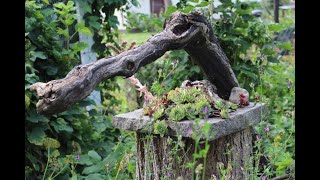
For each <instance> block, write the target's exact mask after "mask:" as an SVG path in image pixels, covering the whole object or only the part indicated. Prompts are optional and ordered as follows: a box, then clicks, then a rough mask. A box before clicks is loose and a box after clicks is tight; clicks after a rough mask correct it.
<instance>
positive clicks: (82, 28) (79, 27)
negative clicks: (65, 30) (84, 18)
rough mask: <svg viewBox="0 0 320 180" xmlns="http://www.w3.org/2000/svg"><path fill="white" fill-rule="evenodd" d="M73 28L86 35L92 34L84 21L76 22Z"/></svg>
mask: <svg viewBox="0 0 320 180" xmlns="http://www.w3.org/2000/svg"><path fill="white" fill-rule="evenodd" d="M75 28H76V31H78V32H81V33H83V34H87V35H92V33H91V31H90V29H89V28H87V27H85V24H84V22H81V23H78V24H76V26H75Z"/></svg>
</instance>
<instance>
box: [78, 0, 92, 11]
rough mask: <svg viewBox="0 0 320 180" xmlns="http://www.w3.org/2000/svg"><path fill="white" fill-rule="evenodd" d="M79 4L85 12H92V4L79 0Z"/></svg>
mask: <svg viewBox="0 0 320 180" xmlns="http://www.w3.org/2000/svg"><path fill="white" fill-rule="evenodd" d="M78 3H79V6H80V7H81V9H82V10H83V13H84V14H86V13H90V14H92V11H91V4H89V3H88V2H87V1H78Z"/></svg>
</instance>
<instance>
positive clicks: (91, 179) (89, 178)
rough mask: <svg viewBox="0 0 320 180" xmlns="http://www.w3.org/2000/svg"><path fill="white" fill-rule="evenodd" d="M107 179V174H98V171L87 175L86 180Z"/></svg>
mask: <svg viewBox="0 0 320 180" xmlns="http://www.w3.org/2000/svg"><path fill="white" fill-rule="evenodd" d="M105 179H108V178H107V176H105V175H102V174H98V173H94V174H90V175H89V176H87V177H86V180H105Z"/></svg>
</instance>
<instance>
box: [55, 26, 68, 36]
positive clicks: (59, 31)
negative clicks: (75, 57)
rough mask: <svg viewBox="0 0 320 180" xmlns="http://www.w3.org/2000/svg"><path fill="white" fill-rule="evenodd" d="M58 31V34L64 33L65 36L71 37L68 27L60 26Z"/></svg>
mask: <svg viewBox="0 0 320 180" xmlns="http://www.w3.org/2000/svg"><path fill="white" fill-rule="evenodd" d="M57 33H58V34H61V35H64V36H65V37H67V38H69V36H70V35H69V32H68V30H67V29H61V28H58V30H57Z"/></svg>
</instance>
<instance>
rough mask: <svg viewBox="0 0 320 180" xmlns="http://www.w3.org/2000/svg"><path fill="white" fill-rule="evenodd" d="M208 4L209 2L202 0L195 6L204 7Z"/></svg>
mask: <svg viewBox="0 0 320 180" xmlns="http://www.w3.org/2000/svg"><path fill="white" fill-rule="evenodd" d="M208 5H209V2H207V1H202V2H201V3H199V4H197V5H196V7H206V6H208Z"/></svg>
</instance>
